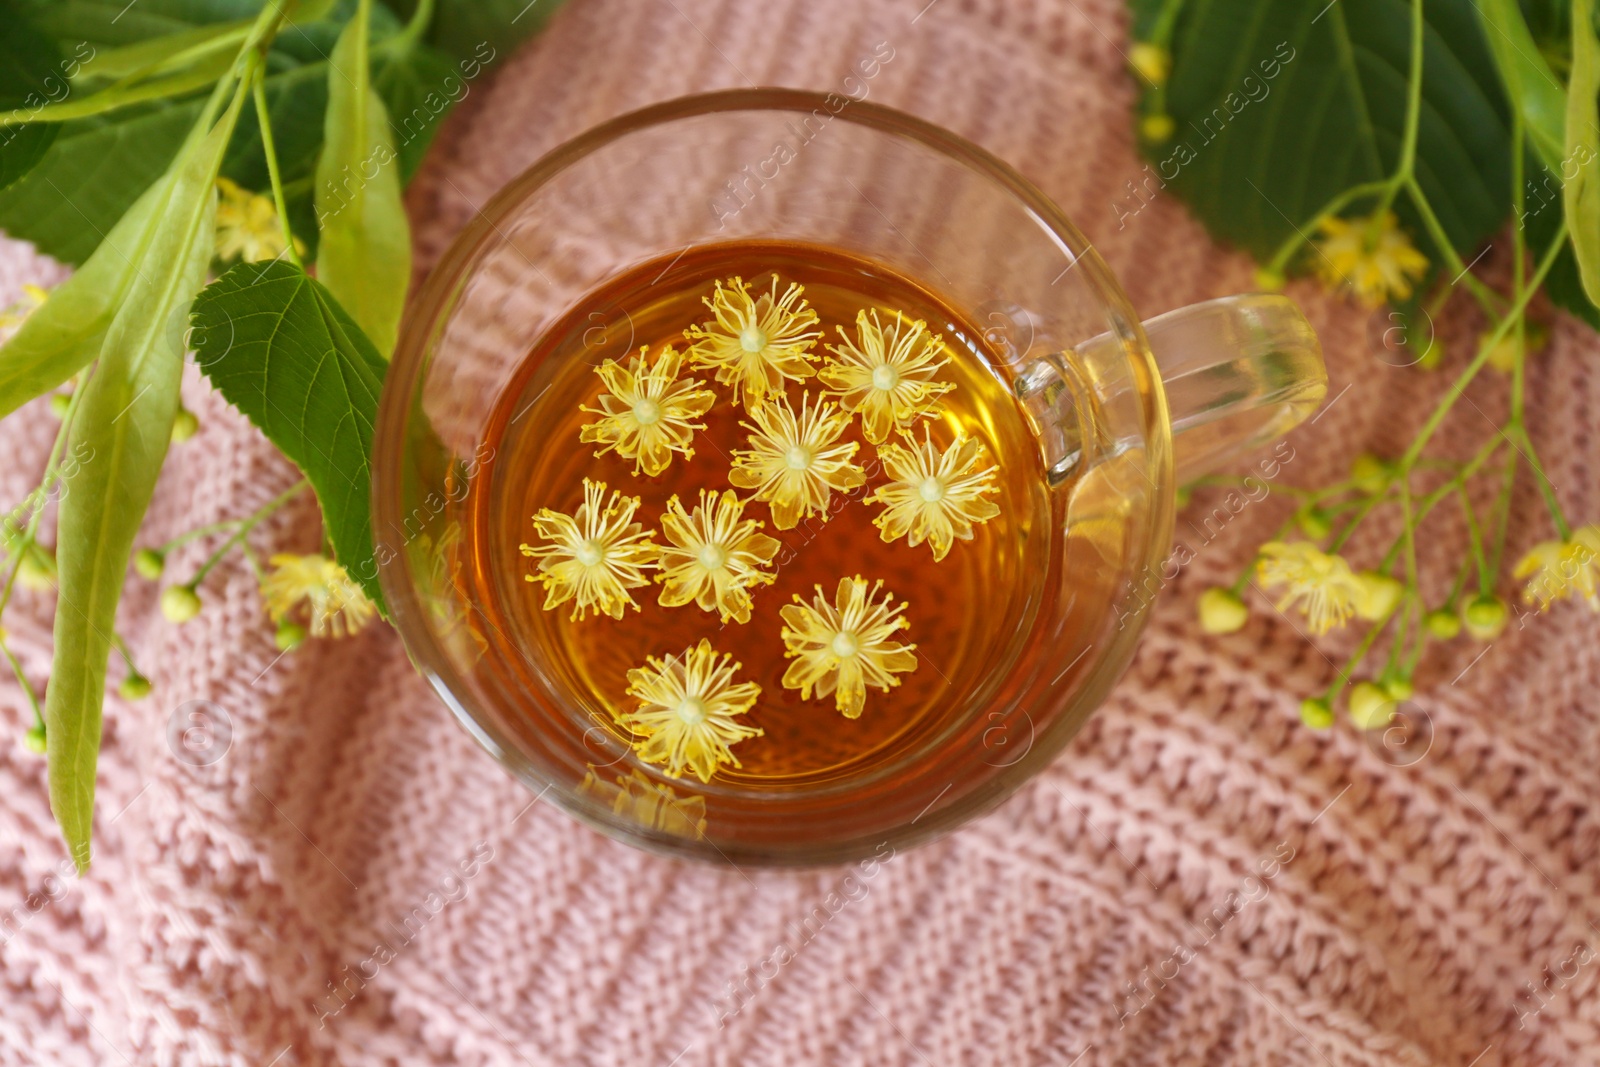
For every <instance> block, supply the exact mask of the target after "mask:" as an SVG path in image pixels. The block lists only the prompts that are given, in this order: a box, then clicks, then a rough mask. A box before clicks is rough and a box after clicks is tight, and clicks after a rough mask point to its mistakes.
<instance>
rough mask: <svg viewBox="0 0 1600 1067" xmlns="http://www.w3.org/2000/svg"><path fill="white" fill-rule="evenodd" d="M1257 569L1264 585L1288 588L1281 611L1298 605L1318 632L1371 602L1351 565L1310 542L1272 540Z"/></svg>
mask: <svg viewBox="0 0 1600 1067" xmlns="http://www.w3.org/2000/svg"><path fill="white" fill-rule="evenodd" d="M1256 572H1257V573H1258V574H1259V575H1260V576H1261V584H1262V585H1264V586H1266V587H1267V588H1269V589H1271V588H1273V587H1275V586H1280V585H1281V586H1286V587H1287V588H1285V589H1284V593H1283V596H1282V598H1280V599H1279V601H1278V604H1277V607H1278V610H1279V611H1283V610H1285V609H1287V608H1289V607H1291V606H1298V607H1299V608H1300V610H1301V611H1303V612H1304V613H1305V616H1306V622H1307V623H1308V624H1310V626H1311V630H1312V632H1313V633H1317V634H1325V633H1327V632H1328V631H1329V630H1332V629H1334V628H1335V627H1339V626H1343V625H1344V624H1345V622H1346V621H1347V620H1348V619H1349V618H1350V616H1351V615H1353V614H1355V612H1356V609H1357V607H1358V606H1361V605H1364V604H1366V603H1367V597H1368V595H1369V590H1368V588H1367V586H1366V585H1365V583H1363V582H1362V580H1361V579H1360V578H1359V577H1358V576H1357V575H1356V573H1355V572H1354V571H1352V570H1351V569H1350V564H1348V563H1346V562H1345V561H1344V559H1343V558H1342V557H1340V556H1335V555H1329V554H1328V553H1326V552H1323V551H1322V550H1321V549H1319V548H1318V547H1317V546H1316V545H1314V544H1312V543H1311V542H1310V541H1294V542H1291V543H1289V544H1285V543H1284V542H1282V541H1269V542H1268V543H1266V544H1264V545H1262V546H1261V554H1260V557H1259V558H1258V560H1257V562H1256Z"/></svg>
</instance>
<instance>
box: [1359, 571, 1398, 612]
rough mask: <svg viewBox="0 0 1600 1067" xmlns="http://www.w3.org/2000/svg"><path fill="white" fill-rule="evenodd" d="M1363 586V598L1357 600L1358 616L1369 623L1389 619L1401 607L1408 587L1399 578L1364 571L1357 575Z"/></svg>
mask: <svg viewBox="0 0 1600 1067" xmlns="http://www.w3.org/2000/svg"><path fill="white" fill-rule="evenodd" d="M1356 581H1357V582H1359V583H1360V584H1361V596H1360V597H1359V598H1358V599H1357V600H1356V614H1357V615H1359V616H1360V617H1361V618H1363V619H1366V620H1367V621H1368V622H1376V621H1377V620H1378V619H1387V618H1388V617H1389V615H1390V613H1391V612H1393V611H1394V609H1395V608H1397V607H1399V606H1400V598H1401V596H1403V595H1404V594H1405V591H1406V587H1405V586H1404V585H1403V584H1401V582H1400V580H1399V579H1398V578H1391V577H1390V576H1389V575H1387V574H1379V573H1378V572H1377V571H1362V572H1361V573H1360V574H1358V575H1356Z"/></svg>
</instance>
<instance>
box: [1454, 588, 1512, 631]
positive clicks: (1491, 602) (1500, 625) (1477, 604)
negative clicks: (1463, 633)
mask: <svg viewBox="0 0 1600 1067" xmlns="http://www.w3.org/2000/svg"><path fill="white" fill-rule="evenodd" d="M1461 621H1462V623H1463V624H1464V625H1465V626H1466V628H1467V633H1469V634H1471V635H1472V636H1473V637H1475V638H1477V639H1478V640H1479V641H1493V640H1494V639H1495V638H1497V637H1499V636H1500V635H1501V634H1502V633H1503V632H1505V628H1506V623H1508V622H1510V621H1511V611H1510V609H1509V608H1507V607H1506V602H1505V601H1504V600H1501V599H1500V598H1499V597H1497V596H1491V595H1490V594H1488V593H1485V594H1482V595H1480V596H1475V597H1473V598H1472V599H1471V600H1469V601H1467V603H1466V605H1465V606H1464V607H1463V608H1462V609H1461Z"/></svg>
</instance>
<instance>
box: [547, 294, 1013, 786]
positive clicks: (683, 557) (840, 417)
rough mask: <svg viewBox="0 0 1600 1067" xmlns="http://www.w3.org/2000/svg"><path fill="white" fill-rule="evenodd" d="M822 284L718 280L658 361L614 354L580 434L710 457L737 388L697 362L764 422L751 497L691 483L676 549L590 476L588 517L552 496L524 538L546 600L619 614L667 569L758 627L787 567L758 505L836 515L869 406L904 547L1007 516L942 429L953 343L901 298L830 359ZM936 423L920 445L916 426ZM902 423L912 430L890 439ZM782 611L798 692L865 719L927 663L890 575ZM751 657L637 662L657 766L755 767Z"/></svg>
mask: <svg viewBox="0 0 1600 1067" xmlns="http://www.w3.org/2000/svg"><path fill="white" fill-rule="evenodd" d="M803 292H804V290H803V289H802V287H801V286H799V285H798V284H789V285H788V286H783V285H782V284H781V283H780V281H779V279H778V277H777V276H776V275H773V276H772V280H771V284H770V286H768V288H767V289H766V290H765V291H759V290H755V289H752V287H751V286H750V285H748V284H746V283H745V282H744V280H743V279H740V278H732V279H728V280H726V281H719V282H716V283H715V285H714V288H713V292H712V294H711V295H710V296H709V297H706V298H705V304H706V307H707V308H709V309H710V311H711V316H712V317H711V318H710V319H709V320H707V321H705V322H703V323H700V324H698V325H693V326H690V327H689V328H688V329H686V330H685V331H684V338H685V340H687V341H688V342H690V344H689V347H688V348H687V349H686V350H685V351H684V352H681V353H680V352H679V351H678V350H677V349H675V348H674V347H673V346H672V345H664V346H662V348H661V349H660V351H658V352H656V353H655V355H654V357H653V358H652V357H651V354H650V350H649V347H648V346H647V347H645V348H643V349H641V350H640V352H639V354H638V355H636V356H633V357H631V358H630V359H629V360H628V362H627V365H626V366H624V365H622V364H620V363H618V362H616V361H615V360H607V361H606V362H605V363H604V364H602V365H601V366H600V367H598V368H596V373H597V374H598V375H599V377H600V380H601V382H602V383H603V385H604V391H603V392H602V393H601V394H600V396H599V398H598V400H597V404H598V406H597V407H592V408H591V407H584V408H583V409H582V410H583V411H586V412H589V413H590V414H593V415H597V416H599V418H598V419H597V420H596V421H594V422H591V423H589V424H587V425H585V426H584V427H583V428H582V429H581V431H580V434H579V439H580V440H581V441H584V442H588V443H593V444H599V445H600V446H601V448H600V450H599V451H598V452H596V453H595V455H596V456H602V455H605V454H607V453H609V452H616V453H617V454H618V455H620V456H622V457H623V458H625V459H631V460H633V463H634V474H635V475H636V476H637V475H640V474H643V475H645V476H647V477H654V476H656V475H659V474H660V473H661V472H662V471H664V470H666V469H667V467H668V466H670V465H671V463H672V461H673V457H674V455H681V456H682V457H683V458H684V459H686V460H687V459H689V458H690V457H692V456H693V455H694V450H693V447H692V443H693V440H694V434H695V432H696V431H698V430H703V429H705V424H704V423H702V422H697V421H695V420H697V419H698V418H699V417H700V416H702V415H704V414H705V413H706V412H708V411H710V410H711V408H712V407H713V405H715V404H716V403H717V399H718V398H717V394H716V393H715V392H714V391H713V390H711V389H709V388H706V387H705V383H704V382H702V381H701V380H699V379H696V378H690V377H684V376H683V375H684V371H685V368H686V367H693V368H696V369H700V370H705V371H708V372H711V373H712V375H713V376H714V378H715V380H716V383H717V384H718V385H721V386H725V387H727V390H728V392H729V402H731V403H733V404H739V405H742V406H743V408H744V411H745V413H746V414H747V415H748V416H749V420H748V421H746V422H743V423H742V424H741V425H743V426H744V428H745V429H746V430H748V431H749V437H748V442H749V445H750V447H749V448H748V449H743V450H735V451H734V453H733V457H732V465H731V469H730V470H729V472H728V481H729V482H730V483H732V484H733V485H734V486H736V487H737V488H739V489H744V490H749V491H751V496H750V497H749V498H748V499H746V498H743V497H741V496H740V495H739V494H738V493H736V492H734V491H733V490H732V489H727V490H721V491H717V490H715V489H710V488H701V489H700V491H699V498H698V500H697V501H696V502H695V506H694V508H693V510H692V511H691V510H688V509H686V508H685V507H684V505H683V503H682V502H681V501H680V500H679V499H678V498H677V497H676V496H674V497H673V498H672V499H671V500H669V501H668V502H667V507H666V511H665V513H664V514H663V515H662V518H661V533H662V535H663V536H664V537H665V538H666V540H667V541H668V542H669V543H668V544H658V543H657V542H656V541H655V540H654V538H655V537H656V533H655V532H654V531H647V530H646V529H645V528H644V525H643V524H642V523H639V522H635V521H634V515H635V513H636V512H637V511H638V508H639V499H638V498H637V497H625V496H623V495H622V494H621V493H620V492H617V491H615V490H611V491H610V493H609V496H608V495H607V492H608V487H607V486H606V485H605V484H604V483H602V482H596V481H591V480H589V479H587V478H586V479H584V482H583V492H584V499H583V503H582V504H581V505H580V506H579V507H578V509H577V511H576V512H575V513H574V514H572V515H566V514H563V513H561V512H558V511H554V510H552V509H550V508H543V509H541V510H540V511H539V513H538V514H537V515H535V516H534V517H533V525H534V531H535V533H536V534H537V536H538V540H539V541H540V544H538V545H528V544H524V545H522V546H520V550H521V552H522V554H523V555H524V556H527V557H530V558H533V559H537V560H538V561H539V564H538V570H537V571H536V572H535V573H533V574H529V575H527V576H526V577H527V580H528V581H529V582H534V583H537V584H541V585H543V586H544V588H545V601H544V607H545V610H554V609H555V608H557V607H560V606H561V605H563V604H566V603H568V602H569V601H570V602H572V605H573V609H572V618H573V619H574V620H582V619H583V618H585V617H586V615H587V613H588V612H589V611H591V610H592V611H595V612H597V613H599V614H603V615H607V616H609V617H611V618H613V619H620V618H622V616H623V612H624V611H625V610H626V609H627V608H629V607H632V608H633V609H634V610H635V611H637V610H639V605H638V603H637V602H636V601H635V600H634V599H633V596H632V594H631V593H630V592H629V590H631V589H638V588H641V587H644V586H647V585H649V584H650V582H651V574H652V573H654V575H655V580H656V581H657V582H659V583H660V584H661V587H662V588H661V593H660V596H659V599H658V602H659V603H660V604H661V605H662V606H663V607H669V608H673V607H681V606H684V605H686V604H688V603H690V602H691V601H693V602H694V604H695V605H696V606H697V607H699V608H700V609H701V610H702V611H708V612H712V611H714V612H716V613H717V614H718V615H719V616H720V618H721V620H722V621H723V622H725V623H726V622H728V621H730V620H731V621H732V622H734V623H738V624H744V623H748V622H749V621H750V612H751V606H752V598H751V593H752V590H754V589H756V588H758V587H760V586H763V585H770V584H771V583H772V582H773V581H774V580H775V578H776V575H775V573H774V567H773V558H774V557H775V556H776V555H777V553H778V550H779V548H780V547H782V546H781V545H780V544H779V542H778V541H777V540H775V539H774V538H771V537H768V536H767V535H766V534H763V533H761V532H760V531H761V528H762V523H761V522H759V521H757V520H755V519H747V518H745V517H744V509H745V508H746V507H747V506H749V505H750V504H751V503H753V502H760V503H764V504H766V505H767V507H768V510H769V511H770V513H771V515H772V521H773V525H775V526H776V527H777V528H778V529H780V530H789V529H793V528H794V527H795V526H796V525H797V524H799V523H800V521H801V520H803V519H805V518H806V517H807V516H809V515H820V516H821V517H822V519H823V520H824V521H826V519H827V518H828V516H829V514H830V511H829V507H828V504H829V501H830V500H831V499H832V495H833V493H834V492H835V491H840V492H843V491H846V490H850V489H855V488H858V487H860V486H861V485H863V484H865V482H866V478H867V476H866V472H865V470H864V469H863V468H862V467H861V466H860V465H859V464H857V463H856V462H855V454H856V452H857V450H858V449H859V448H860V445H859V444H858V443H857V442H854V441H841V440H840V438H841V437H842V436H843V435H844V433H845V432H846V430H848V429H849V428H850V425H851V422H852V420H853V418H857V417H859V419H860V424H861V433H862V436H864V437H865V438H866V439H867V441H868V442H869V443H871V444H872V445H874V446H875V447H876V448H877V450H878V456H879V458H880V459H881V460H882V463H883V468H884V470H885V471H886V472H887V474H888V477H889V482H888V483H887V484H885V485H883V486H881V487H879V488H878V489H877V491H876V492H875V493H874V495H873V497H872V500H873V501H874V502H875V503H878V504H880V505H882V507H883V510H882V512H881V513H880V514H879V515H878V516H877V518H876V519H875V520H874V523H875V524H876V525H877V527H878V529H879V532H880V535H881V536H882V539H883V540H884V541H885V542H894V541H898V540H900V539H901V538H905V539H906V543H907V544H908V545H909V546H911V547H915V546H917V545H920V544H922V543H923V542H925V541H926V542H927V544H928V546H929V548H930V550H931V551H932V552H933V557H934V559H935V560H942V559H944V557H945V556H946V555H947V554H948V553H949V551H950V549H951V547H952V545H953V544H954V543H955V542H956V541H957V540H971V538H972V536H973V526H974V524H976V523H981V522H986V521H988V520H989V519H992V518H993V517H994V516H996V515H998V514H999V513H1000V509H999V507H998V506H997V505H996V504H995V503H994V502H993V501H991V500H989V499H987V497H988V495H989V494H991V493H994V492H996V491H997V487H996V485H995V477H994V476H995V468H994V466H993V465H989V466H981V462H982V459H983V446H982V444H981V443H980V442H978V441H977V440H975V439H972V438H969V437H967V436H966V435H965V434H963V433H959V432H958V433H957V434H956V435H955V440H954V441H952V442H951V443H950V444H949V445H948V446H945V447H940V446H939V445H936V444H935V443H934V441H933V433H932V430H931V429H930V427H929V420H931V419H933V418H935V417H936V416H938V415H940V414H941V413H942V412H943V410H944V408H943V404H942V403H941V401H940V398H941V397H943V396H944V395H945V394H947V393H949V392H950V391H951V390H952V389H954V388H955V386H954V384H952V383H950V382H940V381H935V380H934V376H935V374H937V372H938V370H939V368H940V367H942V366H944V365H945V364H946V363H948V362H949V358H948V356H946V355H945V348H944V344H943V341H942V339H941V338H939V337H938V336H936V335H932V334H929V333H928V330H927V326H926V324H925V323H922V322H919V321H914V320H911V319H908V318H907V317H906V316H905V315H903V314H901V313H900V312H897V311H887V312H882V311H880V310H879V309H877V308H869V309H865V310H862V311H861V312H860V313H858V314H857V316H856V321H855V332H854V335H852V334H851V333H850V332H848V331H847V330H846V329H845V328H844V327H842V326H840V327H837V329H838V332H839V338H840V343H839V344H837V345H831V344H830V345H827V346H825V347H826V349H827V351H828V352H829V353H831V356H828V357H823V356H821V354H820V353H818V352H817V351H816V347H817V343H818V341H819V340H820V339H821V337H822V333H821V330H820V329H818V321H819V320H818V317H817V313H816V312H815V311H813V310H812V309H811V308H810V306H809V305H808V304H807V303H806V301H805V300H804V298H803ZM819 361H820V363H821V365H820V366H818V365H817V364H818V363H819ZM810 378H816V379H817V380H818V382H819V383H820V384H821V385H822V386H823V389H821V390H820V391H819V393H818V395H816V396H813V395H812V394H811V392H809V391H802V393H801V394H800V400H799V404H798V406H796V405H795V404H794V403H793V402H792V401H791V399H790V397H789V396H788V394H787V392H786V386H787V384H788V383H790V382H799V383H803V382H805V381H806V380H807V379H810ZM919 423H921V425H922V440H921V442H920V443H918V442H917V441H916V439H915V438H914V436H913V432H914V430H915V429H916V427H917V425H918V424H919ZM896 436H898V437H900V438H902V439H904V442H905V444H904V445H902V444H900V443H895V442H893V441H891V438H892V437H896ZM880 594H881V596H880ZM781 615H782V617H783V621H784V627H783V629H782V632H781V634H780V636H781V637H782V639H783V642H784V646H785V649H786V651H785V656H786V657H787V658H789V659H792V660H794V662H793V663H791V664H790V665H789V669H788V670H787V671H786V672H785V673H784V676H783V686H784V687H785V688H787V689H798V690H799V691H800V695H801V698H802V699H806V700H810V699H812V698H813V695H815V697H816V698H817V699H824V698H826V697H828V696H830V695H832V696H833V697H834V703H835V706H836V707H837V708H838V710H839V711H840V712H841V713H843V714H844V715H845V716H846V717H847V718H852V719H853V718H857V717H859V716H860V714H861V712H862V710H863V708H864V707H865V706H866V692H867V689H868V688H873V689H878V690H881V691H885V692H886V691H888V690H889V689H891V688H893V687H894V686H896V685H898V684H899V679H897V678H896V677H895V675H897V674H904V673H907V672H910V671H913V670H915V669H916V666H917V660H916V656H915V655H914V654H913V652H914V650H915V648H916V646H915V645H906V644H901V643H899V642H897V641H895V640H894V637H895V635H896V634H897V633H898V632H899V631H900V630H903V629H906V628H907V627H908V626H909V625H910V624H909V622H908V621H907V620H906V618H905V604H904V603H903V602H902V603H899V604H896V603H894V595H893V594H892V593H886V592H883V583H882V582H881V581H879V582H876V583H869V582H868V581H867V580H866V579H864V578H862V577H861V576H859V575H856V576H854V577H847V578H842V579H840V581H839V585H838V588H837V590H836V591H835V593H834V595H833V598H832V599H831V600H830V599H829V598H828V596H827V594H826V593H825V592H824V591H823V589H822V587H821V586H818V587H817V589H816V596H815V597H814V598H813V600H812V601H811V602H810V603H806V602H805V601H802V600H801V599H800V598H799V597H798V596H796V597H795V602H794V603H793V604H789V605H785V606H784V608H783V609H782V612H781ZM732 660H733V657H732V656H731V655H728V654H719V653H717V652H716V651H715V650H714V649H713V648H712V646H711V643H710V642H709V641H706V640H702V641H700V643H699V644H698V645H696V646H694V647H693V648H689V649H685V650H684V651H683V652H682V653H681V654H679V655H675V656H667V657H665V658H664V659H658V658H657V657H654V656H650V657H647V658H646V662H645V665H644V666H643V667H638V668H635V669H633V670H631V671H629V672H628V689H627V693H628V695H629V696H631V697H634V698H636V699H637V700H638V702H639V705H638V707H637V708H636V709H634V710H632V711H628V712H619V713H617V715H616V717H617V721H618V723H619V725H622V726H624V727H626V728H627V729H628V730H630V731H632V732H633V734H634V735H635V736H636V737H638V738H640V740H637V741H635V742H634V746H633V747H634V751H635V752H636V753H637V755H638V757H639V758H640V759H641V760H643V761H645V762H647V763H653V764H660V765H661V766H662V771H663V773H664V774H666V775H668V776H669V777H673V778H676V777H680V776H681V775H682V774H683V772H684V771H685V770H688V771H691V772H692V773H694V774H695V776H696V777H698V778H699V779H700V780H701V781H702V782H705V781H710V780H711V776H712V774H713V773H715V771H716V769H717V768H718V767H719V766H720V765H722V764H724V763H729V764H732V765H733V766H735V767H738V766H739V760H738V758H737V757H735V756H734V755H733V752H732V746H733V745H735V744H737V743H738V742H740V741H742V740H745V739H747V738H751V737H759V736H760V735H761V733H762V731H761V729H760V728H759V727H755V726H751V725H749V724H748V723H745V722H742V721H740V716H742V715H744V714H745V713H747V712H748V711H749V710H750V709H751V708H752V707H754V706H755V703H756V701H757V699H758V698H759V697H760V693H761V689H760V686H758V685H756V684H755V683H753V682H736V681H735V680H734V678H735V675H736V674H737V673H738V672H739V670H740V664H738V663H735V662H732Z"/></svg>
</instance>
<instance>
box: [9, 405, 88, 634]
mask: <svg viewBox="0 0 1600 1067" xmlns="http://www.w3.org/2000/svg"><path fill="white" fill-rule="evenodd" d="M82 386H83V383H82V382H80V384H79V387H78V388H76V389H74V390H73V391H72V395H71V397H70V399H68V401H67V410H66V411H65V412H63V413H62V416H61V428H60V429H58V430H57V431H56V439H55V441H54V442H52V443H51V445H50V454H49V456H48V457H47V458H46V459H45V464H44V474H43V475H42V476H41V477H40V479H39V487H38V488H37V489H35V490H34V491H33V492H32V493H30V494H29V500H27V501H24V505H25V506H29V507H32V509H33V510H32V512H31V513H30V514H29V516H28V525H27V527H26V528H25V529H24V530H23V532H22V537H21V539H20V540H18V541H17V544H16V546H15V549H16V558H15V559H13V560H12V561H11V571H10V573H9V574H7V575H6V582H5V588H4V589H0V616H4V615H5V611H6V606H7V605H8V604H10V603H11V594H12V593H13V592H14V591H15V590H16V587H17V574H18V572H20V571H21V570H22V561H23V558H24V557H25V556H26V555H27V553H28V550H29V549H30V548H32V547H33V545H34V543H35V541H36V540H37V538H38V536H39V523H40V522H41V521H42V520H43V519H44V505H45V501H46V500H47V499H48V497H49V495H50V489H51V488H52V487H53V486H54V485H55V482H56V479H58V478H59V477H60V476H61V472H60V470H59V469H58V467H59V464H60V463H61V453H62V452H63V451H65V450H66V447H67V437H68V435H69V434H70V433H71V432H72V421H73V419H74V418H76V417H77V414H78V400H79V398H80V397H82V396H83V387H82Z"/></svg>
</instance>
